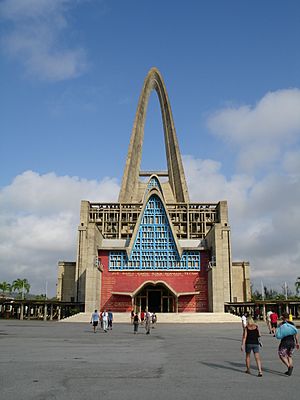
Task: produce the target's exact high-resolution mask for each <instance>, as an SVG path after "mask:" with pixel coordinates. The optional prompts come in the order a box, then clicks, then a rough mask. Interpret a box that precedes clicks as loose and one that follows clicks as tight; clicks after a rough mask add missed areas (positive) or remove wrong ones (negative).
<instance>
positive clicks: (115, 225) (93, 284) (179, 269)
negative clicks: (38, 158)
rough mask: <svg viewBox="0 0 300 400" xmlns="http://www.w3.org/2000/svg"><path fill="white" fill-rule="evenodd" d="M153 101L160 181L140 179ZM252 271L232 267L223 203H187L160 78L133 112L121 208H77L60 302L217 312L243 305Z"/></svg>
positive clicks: (244, 265)
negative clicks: (162, 165) (161, 154)
mask: <svg viewBox="0 0 300 400" xmlns="http://www.w3.org/2000/svg"><path fill="white" fill-rule="evenodd" d="M153 90H155V91H156V93H157V96H158V99H159V103H160V109H161V116H162V123H163V128H164V141H165V151H166V159H167V168H166V170H165V171H157V170H151V171H142V170H141V158H142V147H143V140H144V126H145V118H146V111H147V105H148V101H149V97H150V94H151V92H152V91H153ZM249 269H250V267H249V263H248V262H245V261H233V260H232V248H231V231H230V224H229V221H228V207H227V202H226V201H224V200H222V201H216V202H215V203H204V202H201V201H200V202H191V201H190V199H189V193H188V187H187V183H186V178H185V173H184V169H183V164H182V160H181V154H180V149H179V145H178V141H177V135H176V131H175V126H174V121H173V116H172V111H171V106H170V102H169V98H168V95H167V91H166V87H165V84H164V81H163V79H162V76H161V74H160V72H159V71H158V69H157V68H152V69H151V70H150V71H149V73H148V74H147V76H146V78H145V81H144V85H143V88H142V91H141V95H140V98H139V102H138V107H137V112H136V116H135V121H134V125H133V130H132V134H131V138H130V143H129V149H128V154H127V159H126V164H125V169H124V173H123V179H122V184H121V188H120V193H119V198H118V201H117V202H116V203H92V202H89V201H87V200H83V201H82V202H81V210H80V222H79V226H78V242H77V258H76V261H74V262H70V261H60V262H59V264H58V283H57V298H58V300H61V301H69V302H70V301H71V302H72V301H73V302H77V303H83V304H84V307H85V312H91V311H93V310H94V309H100V310H103V309H110V310H112V311H114V312H128V311H130V310H132V309H134V310H136V311H138V312H140V311H142V310H146V309H148V310H150V311H152V312H156V313H182V312H190V313H205V312H213V313H214V312H224V306H225V304H230V303H232V302H245V301H248V300H250V296H251V293H250V277H249V273H250V271H249Z"/></svg>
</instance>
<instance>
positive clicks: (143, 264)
mask: <svg viewBox="0 0 300 400" xmlns="http://www.w3.org/2000/svg"><path fill="white" fill-rule="evenodd" d="M171 224H172V223H171V221H170V219H169V216H168V214H167V212H166V209H165V205H164V201H163V198H162V197H161V195H160V193H159V192H158V190H157V189H156V188H152V189H151V190H150V192H149V193H148V196H147V199H146V203H145V205H144V207H143V209H142V211H141V214H140V216H139V219H138V221H137V223H136V226H135V229H134V233H133V235H132V237H131V244H130V245H129V247H128V248H127V250H126V251H110V253H109V269H110V270H148V271H149V270H194V271H195V270H200V264H201V263H200V251H196V250H195V251H183V250H182V248H181V246H180V245H179V243H178V240H176V236H175V233H174V231H173V229H172V225H171Z"/></svg>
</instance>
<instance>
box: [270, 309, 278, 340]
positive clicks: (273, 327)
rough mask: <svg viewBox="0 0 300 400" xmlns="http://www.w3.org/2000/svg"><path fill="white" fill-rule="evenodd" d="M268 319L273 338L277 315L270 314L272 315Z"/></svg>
mask: <svg viewBox="0 0 300 400" xmlns="http://www.w3.org/2000/svg"><path fill="white" fill-rule="evenodd" d="M270 319H271V328H272V333H273V336H275V331H276V328H277V323H278V314H277V312H276V311H273V312H272V314H271V315H270Z"/></svg>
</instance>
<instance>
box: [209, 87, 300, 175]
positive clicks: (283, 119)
mask: <svg viewBox="0 0 300 400" xmlns="http://www.w3.org/2000/svg"><path fill="white" fill-rule="evenodd" d="M208 127H209V128H210V129H211V131H212V132H213V133H214V134H215V135H218V136H219V137H221V138H222V139H224V140H225V141H227V142H229V143H230V144H231V145H234V146H236V147H237V148H238V150H239V157H238V165H239V167H240V168H242V169H243V170H244V171H252V170H255V169H258V168H261V167H265V166H266V165H268V164H269V163H274V162H277V161H278V158H280V157H281V156H282V153H283V152H284V151H285V150H287V149H289V147H290V146H293V145H294V144H295V143H297V142H299V138H300V90H299V89H296V88H295V89H285V90H278V91H276V92H269V93H267V94H266V95H265V96H264V97H263V98H262V99H261V100H260V101H258V102H257V104H256V105H255V106H249V105H246V106H241V107H238V108H225V109H222V110H219V111H217V112H215V113H214V114H212V115H211V116H210V117H209V119H208Z"/></svg>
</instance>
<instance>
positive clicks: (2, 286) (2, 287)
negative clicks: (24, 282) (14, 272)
mask: <svg viewBox="0 0 300 400" xmlns="http://www.w3.org/2000/svg"><path fill="white" fill-rule="evenodd" d="M0 290H2V294H3V296H4V294H5V293H7V292H9V293H10V292H11V285H10V284H9V283H7V282H5V281H3V282H0Z"/></svg>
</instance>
